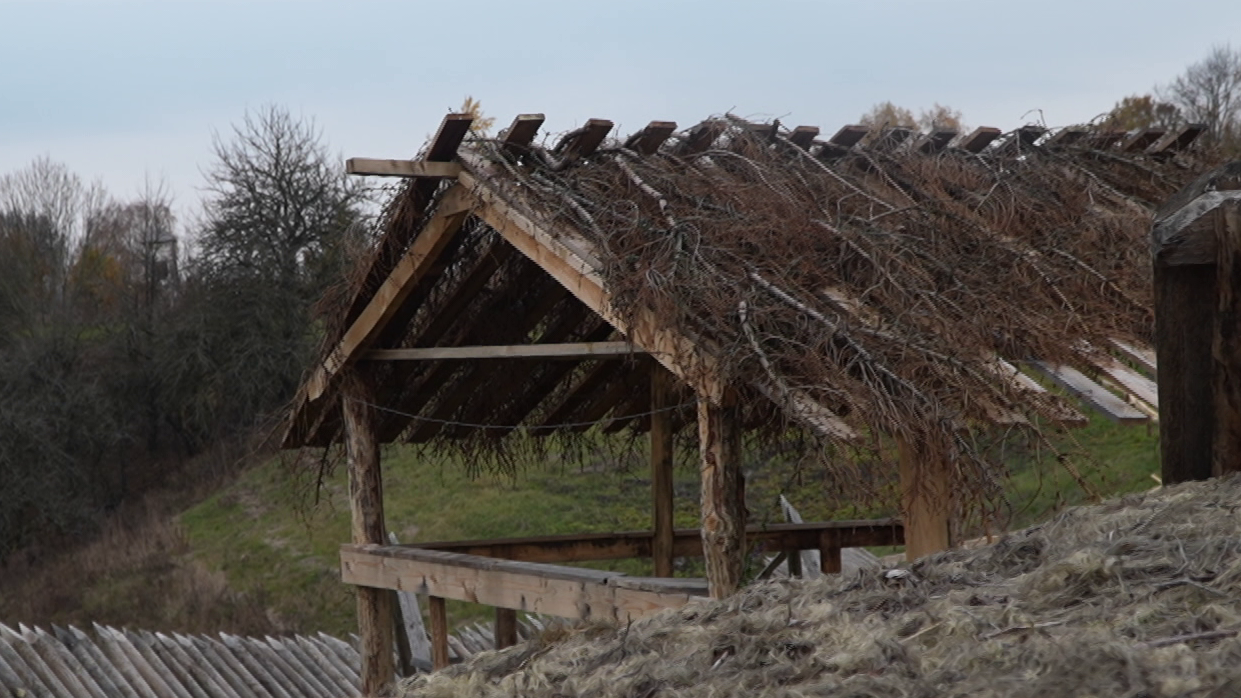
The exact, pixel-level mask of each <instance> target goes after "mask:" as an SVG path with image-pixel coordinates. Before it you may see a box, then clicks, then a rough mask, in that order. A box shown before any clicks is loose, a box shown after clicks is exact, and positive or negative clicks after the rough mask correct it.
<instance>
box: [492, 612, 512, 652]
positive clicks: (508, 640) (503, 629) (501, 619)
mask: <svg viewBox="0 0 1241 698" xmlns="http://www.w3.org/2000/svg"><path fill="white" fill-rule="evenodd" d="M495 630H496V632H495V641H496V649H498V650H502V649H504V648H505V647H512V646H513V645H515V644H517V611H514V610H513V609H511V608H498V607H497V608H496V629H495Z"/></svg>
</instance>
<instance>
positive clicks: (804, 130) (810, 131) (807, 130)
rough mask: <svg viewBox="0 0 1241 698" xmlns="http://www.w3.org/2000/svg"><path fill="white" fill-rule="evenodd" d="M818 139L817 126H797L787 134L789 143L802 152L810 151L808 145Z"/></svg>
mask: <svg viewBox="0 0 1241 698" xmlns="http://www.w3.org/2000/svg"><path fill="white" fill-rule="evenodd" d="M818 137H819V127H818V126H798V127H797V128H795V129H793V132H792V133H790V134H789V142H790V143H792V144H793V145H795V146H797V147H798V148H801V149H802V150H810V145H811V144H812V143H814V139H816V138H818Z"/></svg>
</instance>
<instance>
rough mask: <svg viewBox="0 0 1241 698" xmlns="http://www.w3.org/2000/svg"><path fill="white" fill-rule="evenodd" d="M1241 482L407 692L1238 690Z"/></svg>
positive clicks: (555, 642)
mask: <svg viewBox="0 0 1241 698" xmlns="http://www.w3.org/2000/svg"><path fill="white" fill-rule="evenodd" d="M1238 631H1241V478H1238V477H1232V478H1228V479H1225V480H1216V481H1210V482H1205V483H1193V484H1188V485H1181V486H1176V487H1169V488H1164V489H1162V490H1159V491H1156V492H1152V493H1149V494H1145V495H1133V496H1128V497H1124V498H1122V499H1118V500H1114V501H1111V502H1108V503H1105V504H1102V505H1099V506H1092V507H1081V508H1076V509H1071V510H1069V511H1067V512H1065V513H1063V514H1062V515H1060V516H1058V517H1057V518H1056V519H1054V520H1052V521H1051V522H1049V523H1046V524H1043V525H1040V526H1035V527H1032V528H1029V529H1026V530H1023V531H1019V532H1016V533H1013V534H1010V535H1008V536H1006V537H1004V538H1003V539H1002V540H1000V541H999V542H997V543H996V544H995V545H992V546H988V547H985V548H982V549H978V550H970V551H951V552H947V553H942V554H939V555H935V556H932V557H929V558H926V559H923V560H920V561H918V562H917V563H914V564H912V565H906V566H902V567H900V568H895V569H893V568H888V569H881V570H877V571H862V572H860V573H858V574H857V575H854V576H849V577H845V578H831V579H822V580H816V581H813V582H798V581H791V582H790V581H782V582H772V583H766V584H761V585H758V586H754V587H751V588H749V589H747V590H746V591H744V592H743V593H741V594H738V595H737V596H735V597H733V598H731V599H728V600H726V601H724V602H709V601H702V602H697V603H694V604H691V605H689V606H687V607H685V608H683V609H680V610H678V611H670V612H666V613H663V614H660V615H658V616H654V617H651V618H648V619H645V620H643V621H640V622H637V623H634V624H632V625H631V626H629V627H622V628H600V627H592V628H583V629H578V630H575V631H569V632H565V633H560V634H559V635H558V636H553V635H551V634H549V635H548V636H547V637H545V638H543V639H541V640H540V641H536V642H533V643H528V644H526V645H521V646H518V647H514V648H510V649H509V650H506V651H503V652H494V653H485V654H483V655H479V656H478V657H477V658H475V659H474V660H473V661H471V662H470V663H468V664H465V665H461V666H458V667H453V668H450V669H448V670H445V671H443V672H439V673H437V674H433V675H430V676H422V677H418V678H416V679H414V680H412V681H410V682H408V683H407V684H405V685H404V686H403V687H402V690H401V695H403V696H407V697H414V696H419V697H422V696H426V697H437V698H438V697H447V696H480V697H481V696H562V697H568V696H592V697H595V696H598V697H612V696H616V697H621V696H625V697H636V698H654V697H655V696H753V695H835V696H853V697H857V698H861V697H866V696H875V697H879V696H908V697H915V696H927V697H930V696H996V697H997V698H998V697H999V696H1005V697H1008V696H1014V697H1020V696H1029V697H1031V698H1034V697H1036V696H1037V697H1038V698H1044V697H1045V696H1225V695H1236V691H1238V690H1239V689H1237V688H1236V687H1237V686H1241V640H1239V639H1238V637H1237V633H1238Z"/></svg>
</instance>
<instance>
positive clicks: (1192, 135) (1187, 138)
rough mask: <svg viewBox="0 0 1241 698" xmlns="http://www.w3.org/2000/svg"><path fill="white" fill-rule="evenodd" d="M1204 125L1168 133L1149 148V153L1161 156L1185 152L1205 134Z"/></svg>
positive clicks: (1191, 126)
mask: <svg viewBox="0 0 1241 698" xmlns="http://www.w3.org/2000/svg"><path fill="white" fill-rule="evenodd" d="M1206 130H1207V125H1206V124H1189V125H1187V126H1183V127H1182V128H1180V129H1178V130H1176V131H1173V132H1172V133H1169V134H1168V135H1166V136H1164V137H1163V138H1161V139H1160V140H1159V142H1157V143H1155V144H1154V145H1152V146H1151V147H1150V150H1149V152H1150V153H1151V154H1153V155H1163V154H1166V153H1175V152H1178V151H1181V150H1185V149H1186V148H1188V147H1189V146H1190V144H1191V143H1193V142H1194V141H1195V140H1197V139H1198V136H1201V135H1202V134H1204V133H1206Z"/></svg>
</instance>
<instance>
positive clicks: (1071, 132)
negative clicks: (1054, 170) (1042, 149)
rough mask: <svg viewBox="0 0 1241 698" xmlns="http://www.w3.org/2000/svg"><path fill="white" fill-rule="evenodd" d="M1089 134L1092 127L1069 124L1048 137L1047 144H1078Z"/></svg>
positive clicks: (1055, 145)
mask: <svg viewBox="0 0 1241 698" xmlns="http://www.w3.org/2000/svg"><path fill="white" fill-rule="evenodd" d="M1089 135H1090V129H1088V128H1086V127H1085V126H1067V127H1065V128H1062V129H1060V130H1059V131H1056V132H1055V133H1054V134H1052V136H1051V137H1050V138H1048V139H1047V145H1048V146H1053V147H1063V146H1068V145H1078V144H1080V143H1081V142H1082V141H1083V140H1084V139H1085V138H1086V137H1087V136H1089Z"/></svg>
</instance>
